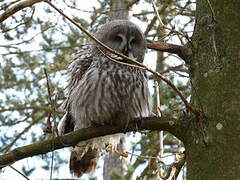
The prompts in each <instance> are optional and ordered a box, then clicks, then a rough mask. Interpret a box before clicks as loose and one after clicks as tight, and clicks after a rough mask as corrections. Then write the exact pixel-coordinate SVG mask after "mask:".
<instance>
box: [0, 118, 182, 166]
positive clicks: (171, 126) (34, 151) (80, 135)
mask: <svg viewBox="0 0 240 180" xmlns="http://www.w3.org/2000/svg"><path fill="white" fill-rule="evenodd" d="M142 121H143V123H142V125H141V127H140V128H139V130H165V131H168V132H170V133H172V134H173V135H175V136H176V137H178V138H179V139H181V140H182V139H183V137H184V129H186V128H183V125H184V123H183V122H184V121H182V120H176V119H173V118H166V117H147V118H143V119H142ZM135 130H136V126H135V123H131V124H130V125H129V127H128V129H127V130H125V127H111V126H100V127H97V128H96V127H94V128H84V129H80V130H77V131H74V132H71V133H68V134H67V135H64V136H60V137H56V138H53V139H49V140H44V141H40V142H37V143H34V144H30V145H26V146H23V147H19V148H16V149H14V150H12V151H10V152H8V153H6V154H3V155H0V169H1V168H3V167H5V166H8V165H10V164H12V163H14V162H16V161H18V160H21V159H24V158H27V157H31V156H35V155H39V154H45V153H47V152H51V151H53V150H56V149H61V148H64V147H69V146H74V145H76V144H77V143H78V142H80V141H84V140H87V139H91V138H94V137H99V136H104V135H109V134H114V133H120V132H127V131H135Z"/></svg>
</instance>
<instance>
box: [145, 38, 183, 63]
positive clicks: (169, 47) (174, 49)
mask: <svg viewBox="0 0 240 180" xmlns="http://www.w3.org/2000/svg"><path fill="white" fill-rule="evenodd" d="M147 48H149V49H154V50H157V51H163V52H169V53H173V54H176V55H178V56H179V57H181V58H182V59H184V58H186V55H185V54H184V51H183V46H179V45H175V44H170V43H165V42H160V41H152V40H147Z"/></svg>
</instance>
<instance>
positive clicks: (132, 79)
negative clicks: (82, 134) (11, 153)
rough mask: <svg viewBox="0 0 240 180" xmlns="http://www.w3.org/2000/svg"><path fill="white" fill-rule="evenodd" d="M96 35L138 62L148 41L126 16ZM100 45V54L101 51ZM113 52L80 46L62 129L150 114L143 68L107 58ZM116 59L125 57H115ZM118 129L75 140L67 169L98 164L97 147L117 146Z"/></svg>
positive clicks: (89, 168)
mask: <svg viewBox="0 0 240 180" xmlns="http://www.w3.org/2000/svg"><path fill="white" fill-rule="evenodd" d="M96 37H97V38H98V39H99V40H100V41H102V42H103V43H105V44H106V45H108V46H109V47H111V48H112V49H114V50H116V51H118V52H121V53H123V54H125V55H127V56H129V57H134V58H136V60H137V61H139V62H142V61H143V59H144V53H145V49H146V40H145V38H144V35H143V33H142V32H141V30H140V29H139V28H138V27H137V26H136V25H135V24H133V23H131V22H129V21H126V20H115V21H111V22H109V23H107V24H105V25H103V26H102V27H101V28H100V29H99V31H98V32H97V33H96ZM99 49H101V50H102V51H103V53H102V52H101V51H100V50H99ZM106 55H108V56H111V57H115V55H113V54H111V53H109V52H108V51H106V50H105V49H103V48H102V47H101V46H100V45H98V44H97V43H95V42H94V43H93V44H92V45H91V46H88V47H87V48H86V49H82V51H80V52H79V53H78V54H77V55H76V58H75V59H74V60H73V61H72V63H71V64H70V66H69V80H68V86H67V88H66V98H67V99H66V101H65V102H64V105H63V106H64V109H65V110H66V114H65V116H64V117H63V118H62V120H61V122H60V124H59V132H60V134H64V133H67V132H70V131H73V130H77V129H81V128H86V127H93V126H97V125H105V124H107V125H112V126H119V125H120V126H124V125H125V126H127V124H128V123H129V121H130V120H131V119H132V118H134V117H142V116H146V115H148V113H149V111H150V109H151V107H150V94H149V89H148V85H147V76H146V73H145V72H144V71H143V70H141V69H138V68H136V67H130V66H126V65H122V64H118V63H115V62H112V61H110V60H109V59H108V58H107V57H106ZM117 60H118V61H122V62H127V61H126V60H125V59H122V58H119V57H118V58H117ZM120 136H121V134H115V135H109V136H104V137H98V138H94V139H90V140H88V141H84V142H79V143H78V145H77V146H75V148H74V149H73V151H72V153H71V158H70V171H71V172H72V173H74V174H75V175H76V176H78V177H80V176H81V175H82V174H83V173H91V172H92V171H93V170H94V169H95V167H96V164H97V161H98V157H99V153H98V152H99V150H101V149H102V148H104V147H105V146H106V145H108V144H112V145H117V143H118V142H119V139H120Z"/></svg>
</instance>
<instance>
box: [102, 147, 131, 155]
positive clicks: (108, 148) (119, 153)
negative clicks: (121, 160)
mask: <svg viewBox="0 0 240 180" xmlns="http://www.w3.org/2000/svg"><path fill="white" fill-rule="evenodd" d="M104 150H105V151H106V152H110V151H111V152H114V153H116V154H118V155H119V156H122V157H125V158H127V157H128V153H127V152H122V151H118V150H116V149H114V148H113V146H112V145H111V144H109V145H107V146H106V147H105V148H104Z"/></svg>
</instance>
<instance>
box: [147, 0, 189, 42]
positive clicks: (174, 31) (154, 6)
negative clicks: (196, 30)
mask: <svg viewBox="0 0 240 180" xmlns="http://www.w3.org/2000/svg"><path fill="white" fill-rule="evenodd" d="M151 2H152V6H153V9H154V12H155V14H156V16H157V18H158V20H159V23H160V25H161V27H162V28H164V29H167V30H169V31H170V33H175V34H179V35H182V36H183V37H185V38H186V39H187V41H188V42H189V43H190V44H191V45H192V42H191V41H190V39H189V37H188V35H187V33H185V32H180V31H177V30H176V29H174V28H169V27H167V26H165V25H164V24H163V22H162V19H161V18H160V15H159V13H158V10H157V7H156V4H155V3H154V1H153V0H151ZM192 46H193V45H192Z"/></svg>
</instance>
